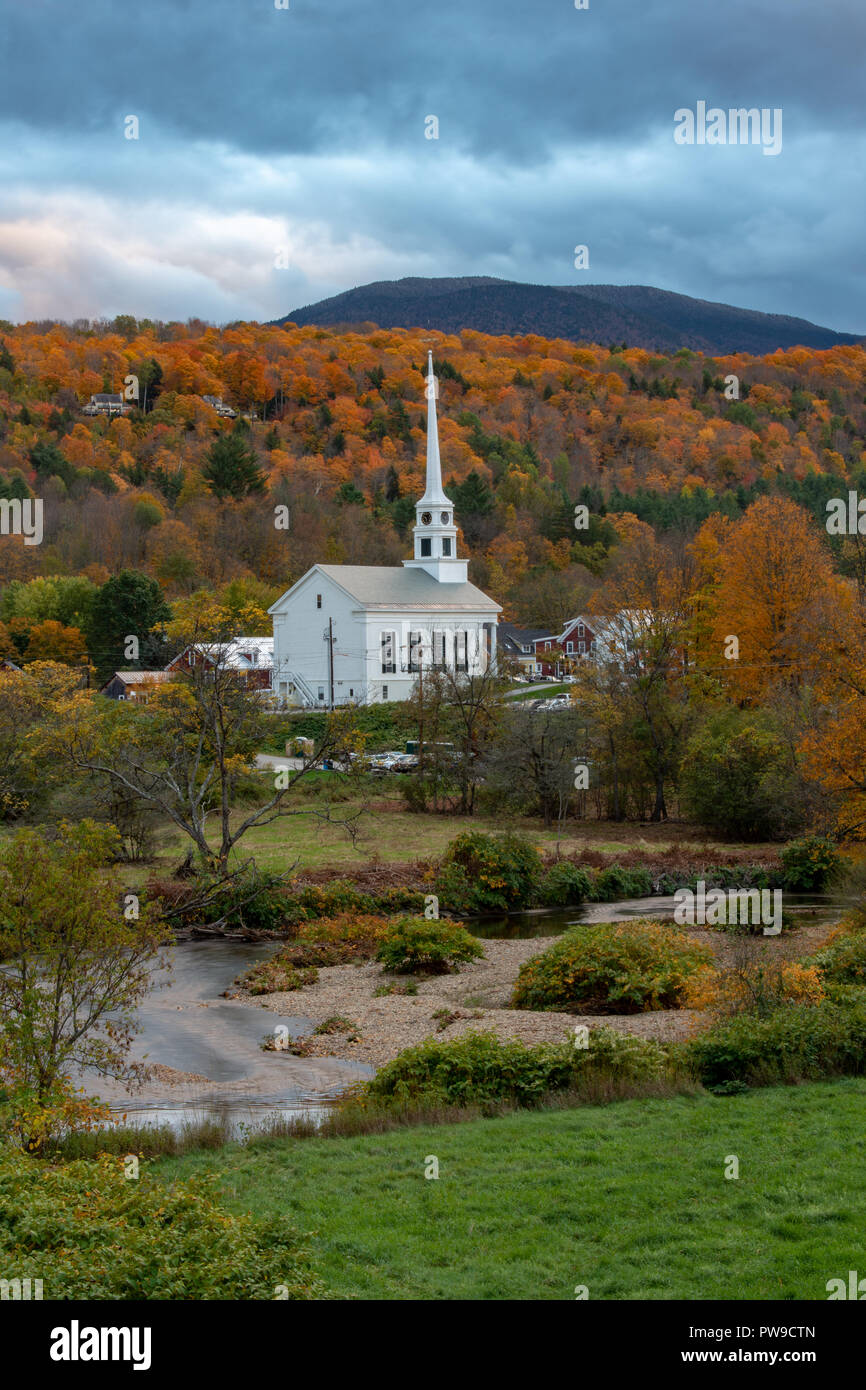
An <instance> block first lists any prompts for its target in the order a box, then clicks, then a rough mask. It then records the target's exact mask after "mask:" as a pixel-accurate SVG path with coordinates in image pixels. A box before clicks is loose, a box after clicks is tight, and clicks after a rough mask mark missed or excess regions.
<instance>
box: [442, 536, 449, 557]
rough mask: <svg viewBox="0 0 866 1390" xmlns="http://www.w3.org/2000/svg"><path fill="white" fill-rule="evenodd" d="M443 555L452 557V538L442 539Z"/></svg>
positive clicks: (445, 537)
mask: <svg viewBox="0 0 866 1390" xmlns="http://www.w3.org/2000/svg"><path fill="white" fill-rule="evenodd" d="M442 554H443V555H450V554H451V537H450V536H443V537H442Z"/></svg>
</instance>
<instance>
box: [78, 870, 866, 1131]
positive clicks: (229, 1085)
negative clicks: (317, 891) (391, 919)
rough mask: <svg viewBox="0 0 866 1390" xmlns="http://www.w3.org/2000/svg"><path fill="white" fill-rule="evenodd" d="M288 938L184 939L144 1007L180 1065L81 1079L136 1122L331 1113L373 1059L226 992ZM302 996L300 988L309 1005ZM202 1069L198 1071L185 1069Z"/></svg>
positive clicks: (498, 929) (552, 917)
mask: <svg viewBox="0 0 866 1390" xmlns="http://www.w3.org/2000/svg"><path fill="white" fill-rule="evenodd" d="M846 906H848V904H847V903H846V902H844V901H843V900H841V899H837V898H831V897H827V896H820V895H812V896H809V895H802V896H796V895H793V894H786V895H785V907H786V909H788V910H790V911H792V912H794V913H796V914H797V915H800V914H802V916H803V918H804V919H805V920H806V921H808V922H810V923H815V924H822V923H824V922H827V923H829V922H832V921H834V920H835V919H837V918H838V916H839V915H840V911H841V910H843V909H844V908H845V907H846ZM673 911H674V899H673V897H672V896H670V897H651V898H633V899H627V900H623V901H620V902H613V903H586V904H585V905H584V906H582V907H578V908H574V907H572V908H541V909H537V910H535V911H529V912H515V913H511V914H509V915H508V916H501V917H485V918H481V919H476V920H475V921H473V922H471V923H470V924H469V925H470V926H471V929H472V931H473V933H474V934H475V935H477V936H479V937H481V938H487V939H491V938H507V937H534V936H538V937H542V936H557V935H560V934H561V933H562V932H564V931H566V930H567V928H568V927H569V926H572V925H574V924H575V923H578V922H624V921H628V920H629V919H631V918H637V917H659V918H671V917H672V916H673ZM279 946H280V943H279V942H267V943H244V942H238V941H183V942H179V943H177V944H175V945H174V946H172V947H171V948H170V949H169V951H168V952H167V956H168V959H169V961H170V966H171V968H170V969H169V970H166V969H164V968H159V969H156V970H155V971H154V974H153V983H154V989H153V990H152V992H151V993H150V994H149V995H147V997H146V998H145V1000H144V1001H143V1002H142V1004H141V1006H140V1008H139V1010H138V1021H139V1024H140V1029H139V1032H138V1033H137V1035H136V1038H135V1042H134V1044H133V1048H132V1054H133V1057H134V1058H135V1059H136V1060H145V1061H146V1062H147V1063H148V1064H149V1065H154V1064H158V1065H159V1067H160V1068H170V1069H171V1071H170V1072H169V1073H163V1072H160V1073H158V1074H157V1076H155V1077H154V1078H152V1079H151V1080H150V1081H148V1082H147V1083H146V1084H145V1086H144V1087H143V1088H142V1089H141V1090H138V1091H130V1090H128V1089H127V1088H125V1087H124V1086H121V1085H119V1084H118V1083H115V1082H109V1081H106V1080H104V1079H103V1078H94V1077H87V1076H83V1077H81V1079H80V1083H81V1084H84V1085H85V1087H86V1089H87V1090H88V1091H91V1092H92V1093H94V1094H98V1095H99V1096H100V1097H101V1098H102V1100H104V1101H106V1102H108V1104H109V1105H110V1106H111V1107H112V1110H113V1111H114V1113H115V1114H117V1115H125V1116H126V1119H127V1122H128V1123H133V1124H159V1123H168V1124H171V1125H172V1126H174V1127H177V1128H180V1127H182V1125H183V1124H184V1122H185V1121H189V1120H200V1119H203V1118H219V1119H221V1120H223V1121H227V1122H228V1126H229V1129H230V1131H231V1132H232V1133H241V1132H242V1131H243V1130H244V1129H245V1128H250V1129H254V1128H256V1126H257V1125H260V1124H261V1123H262V1122H263V1121H264V1120H265V1119H267V1118H268V1117H271V1116H274V1115H278V1116H281V1117H289V1116H292V1115H299V1114H303V1115H305V1116H307V1117H313V1118H316V1117H318V1116H321V1115H324V1114H326V1113H327V1109H328V1106H329V1105H331V1104H333V1103H334V1102H335V1101H336V1100H338V1099H339V1096H340V1094H341V1093H342V1092H343V1091H344V1090H345V1089H346V1087H347V1086H350V1085H352V1084H353V1083H354V1082H357V1081H359V1080H362V1079H364V1078H366V1077H369V1076H372V1074H373V1070H374V1069H373V1068H372V1067H371V1066H369V1065H367V1064H366V1063H363V1062H352V1061H347V1060H342V1059H339V1058H334V1057H295V1056H293V1055H292V1054H291V1053H289V1052H265V1051H263V1050H262V1048H261V1046H260V1044H261V1042H262V1041H263V1039H264V1038H265V1035H266V1034H268V1033H271V1034H272V1033H273V1031H274V1029H275V1028H277V1027H279V1026H280V1025H285V1026H286V1027H287V1028H288V1030H289V1033H290V1035H291V1036H292V1037H298V1036H303V1035H305V1034H307V1033H309V1032H311V1031H312V1028H313V1023H312V1020H310V1019H308V1018H306V1017H305V1016H304V1015H303V1014H297V1015H285V1016H280V1015H277V1014H274V1013H272V1012H270V1011H269V1010H268V1011H266V1010H264V1009H263V1008H262V1007H261V1006H259V1005H255V1004H249V1003H242V1002H241V1001H239V1000H233V999H222V998H221V997H220V996H221V994H222V992H223V990H225V989H227V988H229V986H231V984H232V983H233V982H234V980H235V979H236V978H237V976H238V975H239V974H240V973H241V972H242V971H243V970H244V969H246V967H248V966H249V965H252V964H254V963H255V962H256V961H259V960H264V959H267V957H268V956H270V955H272V954H273V953H274V952H275V951H277V950H278V949H279ZM300 1002H301V997H300V996H299V1003H300ZM186 1073H193V1074H194V1076H195V1079H190V1077H189V1076H186V1075H182V1074H186Z"/></svg>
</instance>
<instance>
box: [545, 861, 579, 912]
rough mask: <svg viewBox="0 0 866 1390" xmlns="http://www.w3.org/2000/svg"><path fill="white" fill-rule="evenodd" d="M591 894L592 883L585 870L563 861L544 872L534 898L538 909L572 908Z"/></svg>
mask: <svg viewBox="0 0 866 1390" xmlns="http://www.w3.org/2000/svg"><path fill="white" fill-rule="evenodd" d="M592 894H593V887H592V881H591V880H590V877H589V874H588V873H587V872H586V870H585V869H581V868H580V866H579V865H578V864H572V863H571V862H570V861H569V860H568V859H563V860H561V861H560V862H559V863H558V864H551V866H550V868H549V869H546V870H545V872H544V874H543V875H542V878H541V881H540V883H539V885H538V888H537V889H536V895H535V896H536V902H537V903H538V905H539V906H540V907H574V906H577V905H578V904H579V903H582V902H585V901H586V899H587V898H591V897H592Z"/></svg>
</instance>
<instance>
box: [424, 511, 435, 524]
mask: <svg viewBox="0 0 866 1390" xmlns="http://www.w3.org/2000/svg"><path fill="white" fill-rule="evenodd" d="M432 520H433V517H432V516H431V514H430V512H422V513H421V525H422V526H429V525H430V522H431V521H432Z"/></svg>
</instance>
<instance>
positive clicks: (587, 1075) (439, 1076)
mask: <svg viewBox="0 0 866 1390" xmlns="http://www.w3.org/2000/svg"><path fill="white" fill-rule="evenodd" d="M672 1056H673V1054H672V1053H671V1051H670V1049H668V1048H665V1047H664V1046H663V1045H662V1044H661V1043H657V1042H654V1041H650V1040H644V1039H639V1038H632V1037H627V1036H625V1035H623V1034H621V1033H614V1032H613V1031H612V1030H610V1029H605V1028H598V1029H592V1030H591V1031H590V1033H589V1038H588V1044H587V1046H586V1047H577V1046H575V1045H574V1043H573V1042H572V1041H571V1040H568V1041H566V1042H562V1043H543V1044H540V1045H536V1046H530V1045H527V1044H526V1043H522V1042H516V1041H515V1042H502V1041H500V1039H499V1038H497V1037H496V1036H495V1035H494V1034H492V1033H467V1034H466V1035H465V1036H464V1037H462V1038H456V1039H454V1040H453V1041H451V1042H439V1041H438V1040H436V1039H428V1040H427V1041H426V1042H423V1043H419V1044H418V1045H417V1046H415V1047H409V1048H406V1049H405V1051H403V1052H401V1053H400V1054H399V1055H398V1056H397V1057H395V1058H393V1059H392V1061H390V1062H386V1064H385V1065H384V1066H383V1067H381V1068H380V1069H379V1071H378V1072H377V1073H376V1075H375V1077H374V1078H373V1080H372V1081H370V1082H369V1083H368V1084H367V1086H366V1087H365V1095H366V1096H368V1097H370V1098H371V1099H372V1100H373V1101H378V1102H382V1103H385V1104H389V1105H394V1104H398V1105H419V1104H427V1105H436V1104H442V1105H458V1106H470V1105H482V1106H483V1105H485V1104H495V1103H501V1102H509V1103H512V1104H516V1105H521V1106H527V1105H530V1106H531V1105H538V1104H539V1103H540V1102H541V1101H542V1100H543V1099H544V1098H545V1097H546V1096H549V1095H551V1094H553V1093H557V1092H574V1093H575V1099H579V1095H580V1093H582V1094H584V1095H585V1096H586V1097H587V1098H588V1097H589V1095H590V1094H592V1095H593V1096H595V1097H598V1095H599V1094H600V1093H602V1094H603V1093H604V1086H605V1083H607V1084H608V1085H611V1084H613V1085H614V1086H615V1087H619V1088H620V1094H622V1093H623V1091H622V1088H624V1087H631V1088H632V1090H631V1093H632V1094H641V1093H642V1088H644V1090H643V1093H646V1094H648V1093H652V1094H659V1090H660V1088H663V1087H665V1086H669V1087H673V1086H674V1085H675V1084H676V1083H677V1071H676V1067H675V1066H674V1065H673V1064H672V1060H671V1059H672ZM681 1079H682V1078H680V1080H681Z"/></svg>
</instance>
